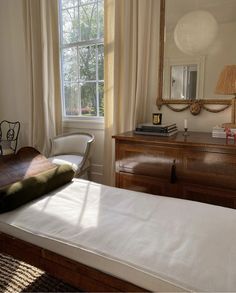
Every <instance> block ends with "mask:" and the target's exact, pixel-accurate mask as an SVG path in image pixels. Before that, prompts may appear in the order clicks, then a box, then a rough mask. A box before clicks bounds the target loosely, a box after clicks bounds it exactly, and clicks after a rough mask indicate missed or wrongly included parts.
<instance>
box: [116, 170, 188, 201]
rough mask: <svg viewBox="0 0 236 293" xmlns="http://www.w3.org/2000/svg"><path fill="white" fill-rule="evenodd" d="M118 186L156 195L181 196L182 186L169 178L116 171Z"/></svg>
mask: <svg viewBox="0 0 236 293" xmlns="http://www.w3.org/2000/svg"><path fill="white" fill-rule="evenodd" d="M116 186H117V187H119V188H125V189H129V190H134V191H139V192H146V193H151V194H155V195H165V196H176V197H180V198H182V196H181V191H180V186H179V185H178V184H171V183H170V182H169V181H167V180H163V179H158V178H152V177H149V176H143V175H134V174H129V173H123V172H120V173H116ZM177 195H178V196H177Z"/></svg>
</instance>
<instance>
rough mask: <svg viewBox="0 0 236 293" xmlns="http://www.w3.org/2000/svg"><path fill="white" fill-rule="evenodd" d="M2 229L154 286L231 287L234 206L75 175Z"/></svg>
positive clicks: (4, 218)
mask: <svg viewBox="0 0 236 293" xmlns="http://www.w3.org/2000/svg"><path fill="white" fill-rule="evenodd" d="M0 230H1V231H2V232H5V233H8V234H11V235H15V236H16V237H18V238H20V239H23V240H26V241H28V242H31V243H33V244H36V245H38V246H41V247H44V248H47V249H50V250H53V251H55V252H56V253H59V254H61V255H64V256H66V257H69V258H71V259H74V260H77V261H79V262H81V263H84V264H87V265H89V266H92V267H94V268H97V269H99V270H101V271H104V272H107V273H110V274H112V275H115V276H117V277H119V278H122V279H124V280H128V281H130V282H133V283H135V284H137V285H138V286H141V287H143V288H146V289H149V290H152V291H157V290H158V291H183V290H194V291H214V292H216V291H236V211H235V210H232V209H227V208H222V207H217V206H211V205H206V204H201V203H197V202H191V201H185V200H180V199H174V198H168V197H159V196H153V195H150V194H144V193H137V192H132V191H128V190H121V189H117V188H111V187H107V186H103V185H100V184H97V183H93V182H89V181H85V180H76V179H75V180H74V182H73V183H71V184H68V185H66V186H65V187H63V188H61V189H59V190H57V191H56V192H52V193H50V194H49V195H48V196H45V197H42V198H40V199H39V200H36V201H34V202H32V203H30V204H27V205H25V206H24V207H22V208H19V209H17V210H15V211H13V212H10V213H5V214H2V215H0Z"/></svg>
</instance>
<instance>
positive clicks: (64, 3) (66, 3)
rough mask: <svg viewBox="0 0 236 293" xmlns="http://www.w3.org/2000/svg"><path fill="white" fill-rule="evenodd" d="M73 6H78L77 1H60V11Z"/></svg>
mask: <svg viewBox="0 0 236 293" xmlns="http://www.w3.org/2000/svg"><path fill="white" fill-rule="evenodd" d="M74 6H78V0H62V1H61V7H62V9H65V8H70V7H74Z"/></svg>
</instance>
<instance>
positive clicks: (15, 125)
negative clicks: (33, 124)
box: [0, 120, 20, 154]
mask: <svg viewBox="0 0 236 293" xmlns="http://www.w3.org/2000/svg"><path fill="white" fill-rule="evenodd" d="M19 132H20V122H19V121H16V122H10V121H7V120H3V121H1V122H0V153H1V154H4V149H10V150H12V152H13V153H15V152H16V148H17V142H18V136H19Z"/></svg>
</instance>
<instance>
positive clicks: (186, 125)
mask: <svg viewBox="0 0 236 293" xmlns="http://www.w3.org/2000/svg"><path fill="white" fill-rule="evenodd" d="M184 128H188V121H187V119H184Z"/></svg>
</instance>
